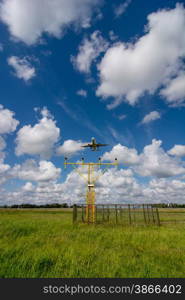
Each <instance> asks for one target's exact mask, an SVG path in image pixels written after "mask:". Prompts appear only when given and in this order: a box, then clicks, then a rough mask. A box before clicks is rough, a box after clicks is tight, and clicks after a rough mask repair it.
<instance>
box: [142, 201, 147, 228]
mask: <svg viewBox="0 0 185 300" xmlns="http://www.w3.org/2000/svg"><path fill="white" fill-rule="evenodd" d="M143 216H144V221H145V224H147V222H146V215H145V205H144V204H143Z"/></svg>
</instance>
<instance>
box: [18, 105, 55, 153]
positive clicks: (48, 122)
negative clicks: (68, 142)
mask: <svg viewBox="0 0 185 300" xmlns="http://www.w3.org/2000/svg"><path fill="white" fill-rule="evenodd" d="M41 113H42V119H41V120H39V122H38V123H37V124H35V125H34V126H33V127H32V126H31V125H26V126H23V127H22V128H21V129H20V130H19V131H18V133H17V137H16V144H17V146H16V155H18V156H19V155H22V154H30V155H40V156H41V157H43V158H49V157H50V156H51V154H52V151H53V147H54V145H55V143H56V142H57V141H58V139H59V136H60V129H59V128H58V127H57V126H56V121H55V120H53V119H52V118H51V116H50V114H49V112H48V111H47V109H46V108H44V109H43V110H42V112H41Z"/></svg>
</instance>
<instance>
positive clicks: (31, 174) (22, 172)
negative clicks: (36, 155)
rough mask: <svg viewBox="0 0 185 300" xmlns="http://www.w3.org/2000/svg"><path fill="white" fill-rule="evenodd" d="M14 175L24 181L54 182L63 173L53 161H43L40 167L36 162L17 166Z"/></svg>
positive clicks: (13, 171) (30, 161)
mask: <svg viewBox="0 0 185 300" xmlns="http://www.w3.org/2000/svg"><path fill="white" fill-rule="evenodd" d="M11 172H12V175H13V176H14V177H18V178H20V179H22V180H28V181H36V182H37V181H41V182H42V181H43V182H45V181H53V180H56V179H57V178H58V177H59V176H60V173H61V169H60V168H56V167H55V166H54V164H53V163H52V162H51V161H45V160H41V161H40V162H39V163H38V165H37V163H36V161H35V160H33V159H29V160H26V161H25V162H24V163H23V164H22V165H15V166H14V168H13V169H12V171H11Z"/></svg>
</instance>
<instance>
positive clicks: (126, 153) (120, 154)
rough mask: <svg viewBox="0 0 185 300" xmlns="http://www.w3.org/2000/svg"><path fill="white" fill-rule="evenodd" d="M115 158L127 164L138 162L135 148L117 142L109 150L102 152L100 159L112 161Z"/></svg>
mask: <svg viewBox="0 0 185 300" xmlns="http://www.w3.org/2000/svg"><path fill="white" fill-rule="evenodd" d="M115 158H117V159H118V162H120V163H125V164H127V165H128V164H129V165H132V164H136V163H137V162H138V154H137V150H136V149H132V148H127V147H126V146H122V145H121V144H117V145H116V146H114V147H113V148H112V150H111V151H110V152H105V153H104V155H103V157H102V160H107V161H114V160H115Z"/></svg>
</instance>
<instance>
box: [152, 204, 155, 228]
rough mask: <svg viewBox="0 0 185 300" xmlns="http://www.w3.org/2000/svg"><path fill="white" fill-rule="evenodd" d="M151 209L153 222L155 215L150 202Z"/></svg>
mask: <svg viewBox="0 0 185 300" xmlns="http://www.w3.org/2000/svg"><path fill="white" fill-rule="evenodd" d="M151 210H152V218H153V223H154V224H155V216H154V211H153V206H152V204H151Z"/></svg>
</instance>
